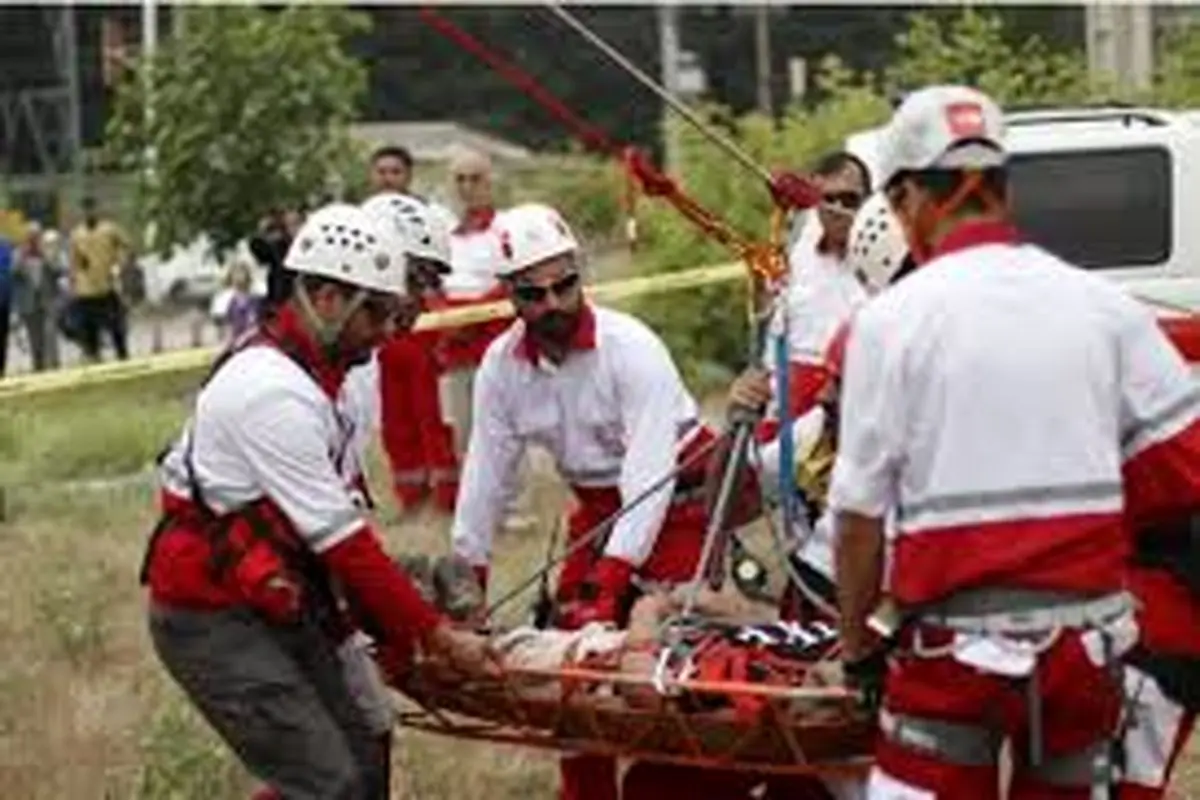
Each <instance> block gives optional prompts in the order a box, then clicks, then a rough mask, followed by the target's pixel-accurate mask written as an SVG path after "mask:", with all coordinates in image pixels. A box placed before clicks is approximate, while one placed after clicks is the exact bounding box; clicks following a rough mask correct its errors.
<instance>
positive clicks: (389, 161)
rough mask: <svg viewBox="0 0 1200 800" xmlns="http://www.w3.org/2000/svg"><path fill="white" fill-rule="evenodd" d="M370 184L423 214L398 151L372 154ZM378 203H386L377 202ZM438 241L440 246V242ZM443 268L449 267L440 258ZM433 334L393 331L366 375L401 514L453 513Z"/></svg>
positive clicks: (425, 295)
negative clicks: (429, 504)
mask: <svg viewBox="0 0 1200 800" xmlns="http://www.w3.org/2000/svg"><path fill="white" fill-rule="evenodd" d="M369 177H370V182H371V189H372V191H374V192H375V194H374V196H373V197H371V198H368V200H367V202H368V203H370V202H372V201H373V200H375V198H379V197H383V198H395V197H397V196H403V197H411V198H412V199H413V200H414V201H417V202H420V203H421V204H422V208H424V209H426V210H425V211H423V212H422V215H423V216H424V217H426V218H427V222H426V224H437V223H438V222H440V218H438V219H436V220H432V221H430V220H431V215H430V214H429V213H427V211H428V208H427V207H428V205H429V204H428V203H426V201H424V200H422V199H421V198H419V197H415V196H414V195H412V194H411V192H410V186H411V184H412V178H413V158H412V154H411V153H409V151H408V150H406V149H405V148H403V147H399V146H397V145H384V146H382V147H380V148H378V149H377V150H375V152H374V153H372V154H371V162H370V175H369ZM380 202H386V200H385V201H380ZM439 241H440V240H439ZM441 260H442V262H448V261H449V258H448V257H443V258H442V259H441ZM439 293H440V286H428V287H426V288H425V291H423V292H422V294H421V296H422V299H423V305H424V306H425V307H426V308H427V309H428V308H430V307H432V305H435V303H434V301H433V298H434V297H436V296H437V295H438V294H439ZM438 340H439V333H438V332H437V331H397V332H396V333H395V334H394V335H393V336H390V337H388V340H387V341H386V342H384V344H383V345H382V346H381V347H380V348H379V354H378V360H379V363H378V364H377V365H372V367H371V369H372V371H373V372H374V373H376V374H375V377H378V379H379V387H380V390H381V392H382V394H383V398H382V408H381V414H382V419H383V425H382V429H383V431H384V434H385V438H384V444H385V448H386V449H387V453H388V459H389V462H390V465H391V468H392V491H393V495H394V497H395V500H396V504H397V506H398V507H399V508H400V509H401V510H402V511H413V510H416V509H418V508H419V507H421V506H422V505H423V504H424V502H425V500H426V499H427V498H430V497H431V498H432V500H433V507H434V508H435V509H436V510H438V511H441V512H443V513H450V512H451V511H453V510H454V497H455V495H457V494H458V460H457V457H456V455H455V453H454V441H453V437H454V432H453V429H451V428H450V426H449V425H447V424H446V422H445V421H444V420H443V418H442V416H443V415H442V411H441V406H440V402H439V398H438V367H437V362H436V360H435V356H434V351H435V349H436V347H437V342H438Z"/></svg>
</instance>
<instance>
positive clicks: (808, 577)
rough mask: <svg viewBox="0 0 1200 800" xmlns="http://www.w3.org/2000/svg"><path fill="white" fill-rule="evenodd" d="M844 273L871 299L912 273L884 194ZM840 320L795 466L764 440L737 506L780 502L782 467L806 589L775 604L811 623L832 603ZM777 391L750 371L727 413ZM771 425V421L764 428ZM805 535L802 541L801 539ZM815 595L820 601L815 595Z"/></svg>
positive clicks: (851, 246)
mask: <svg viewBox="0 0 1200 800" xmlns="http://www.w3.org/2000/svg"><path fill="white" fill-rule="evenodd" d="M845 247H846V258H845V268H846V269H847V270H848V271H849V272H850V273H851V274H854V275H856V276H857V279H858V280H860V281H861V282H862V285H863V288H864V290H865V292H866V293H867V294H868V295H876V294H878V293H879V292H881V291H883V290H884V289H886V288H887V287H889V286H891V285H893V284H895V283H896V282H898V281H899V280H901V279H902V278H904V277H905V276H906V275H908V274H909V273H910V272H911V271H912V267H913V262H912V259H911V258H910V257H909V255H908V243H907V241H906V240H905V238H904V232H903V230H902V229H901V227H900V223H899V220H897V219H896V217H895V215H894V214H893V213H892V210H891V206H890V205H889V203H888V200H887V197H886V196H885V195H884V194H883V193H876V194H874V195H872V196H871V197H870V198H869V199H868V200H867V202H866V203H864V204H863V205H862V208H861V209H860V210H859V212H858V214H856V215H855V218H854V222H853V224H852V225H851V228H850V234H849V236H848V238H847V240H846V244H845ZM851 318H852V317H847V318H845V319H843V320H842V322H841V324H840V325H839V327H838V329H837V331H836V332H835V334H834V335H833V337H832V338H831V340H830V342H829V344H828V346H827V348H826V350H825V353H824V354H823V357H822V359H821V365H820V369H821V371H822V372H823V374H824V376H825V378H824V383H823V384H821V385H820V386H819V387H818V388H817V394H816V404H815V405H814V406H813V407H812V408H810V409H809V410H808V411H806V412H804V413H803V414H800V415H799V416H798V417H796V418H795V419H794V420H793V421H792V436H793V440H794V442H795V446H794V450H793V453H794V455H793V457H794V458H795V463H794V464H793V465H791V466H785V465H782V464H781V463H780V458H781V445H780V439H779V436H778V435H777V433H778V432H777V431H774V430H772V431H771V433H770V436H764V435H762V432H763V428H764V427H766V426H765V425H764V423H760V425H759V434H760V435H759V437H758V438H759V439H760V447H759V450H758V454H757V458H756V459H754V461H755V462H756V463H754V464H752V466H754V467H755V468H756V469H755V473H754V475H753V476H748V477H749V479H748V480H745V482H744V485H745V489H744V490H743V491H745V492H748V493H749V495H750V496H749V497H748V498H747V502H746V503H745V505H744V506H743V507H742V508H743V510H744V511H745V512H746V514H747V515H751V514H754V515H756V514H757V513H759V511H760V509H759V505H760V500H762V499H766V500H767V501H768V502H770V503H771V504H772V505H777V504H778V502H779V489H780V481H779V473H780V470H781V469H787V470H788V471H789V472H790V473H791V474H792V475H794V478H795V485H796V490H797V492H798V499H799V501H800V503H799V506H800V507H799V509H798V512H799V513H800V514H802V515H803V519H801V520H799V521H798V523H797V530H796V531H794V532H793V533H794V534H795V536H796V538H797V541H796V542H795V550H794V552H793V553H792V556H791V562H792V563H791V570H792V571H793V572H794V573H795V577H798V578H799V579H800V580H801V581H803V583H804V587H803V590H801V587H797V586H796V584H795V582H794V581H789V583H788V587H787V590H786V591H785V592H784V595H783V598H782V602H781V605H780V614H781V616H782V617H783V618H785V619H801V620H809V619H813V618H817V617H821V616H827V614H826V612H824V611H822V607H824V606H826V604H828V605H830V606H831V605H834V604H836V596H835V592H834V586H833V515H832V514H830V513H828V509H827V507H826V499H827V493H828V488H829V478H830V473H831V471H832V468H833V458H834V454H835V453H836V450H837V426H838V388H839V384H840V379H841V366H842V365H841V358H842V355H843V352H844V348H845V338H846V334H847V332H848V329H849V324H850V320H851ZM773 392H774V386H773V385H772V381H771V377H770V374H769V373H767V372H766V371H764V370H761V369H757V368H751V369H748V370H746V371H745V372H743V373H742V374H741V375H739V376H738V378H737V380H735V381H734V383H733V385H732V386H731V387H730V390H729V407H730V408H741V409H747V410H751V411H753V410H759V411H761V410H762V409H764V408H766V407H767V406H768V404H769V403H770V402H771V400H772V397H773ZM767 424H769V423H767ZM801 537H803V538H801ZM813 593H815V594H816V595H817V597H813V596H812V595H813Z"/></svg>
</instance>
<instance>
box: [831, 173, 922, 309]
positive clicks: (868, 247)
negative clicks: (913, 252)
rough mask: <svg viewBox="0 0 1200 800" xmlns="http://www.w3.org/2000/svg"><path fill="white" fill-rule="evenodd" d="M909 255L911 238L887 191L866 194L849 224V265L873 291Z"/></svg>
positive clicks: (883, 285) (879, 288)
mask: <svg viewBox="0 0 1200 800" xmlns="http://www.w3.org/2000/svg"><path fill="white" fill-rule="evenodd" d="M907 256H908V239H907V238H906V237H905V235H904V229H903V228H901V227H900V220H898V219H897V218H896V215H895V214H894V213H893V212H892V206H891V204H890V203H888V199H887V195H885V194H884V193H883V192H876V193H875V194H873V195H871V196H870V197H869V198H867V201H866V202H865V203H863V205H862V208H860V209H859V210H858V213H857V214H856V215H855V216H854V222H852V223H851V224H850V233H849V236H848V238H847V242H846V268H847V269H849V270H850V271H851V272H853V273H854V274H856V275H858V276H859V279H860V280H862V281H863V283H865V284H866V286H867V290H868V291H870V292H871V293H872V294H874V293H876V292H881V291H883V290H884V289H885V288H887V286H888V284H889V283H891V281H892V279H893V278H894V277H895V276H896V273H897V272H899V271H900V268H901V267H902V266H903V265H904V259H905V257H907Z"/></svg>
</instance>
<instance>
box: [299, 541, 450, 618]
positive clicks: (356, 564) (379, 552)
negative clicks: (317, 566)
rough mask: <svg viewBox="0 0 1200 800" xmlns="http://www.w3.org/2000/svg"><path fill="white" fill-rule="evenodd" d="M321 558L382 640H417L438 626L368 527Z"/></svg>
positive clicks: (433, 610)
mask: <svg viewBox="0 0 1200 800" xmlns="http://www.w3.org/2000/svg"><path fill="white" fill-rule="evenodd" d="M321 558H322V559H323V560H324V561H325V563H326V564H327V565H328V566H329V569H330V570H332V572H333V574H334V575H335V576H336V577H337V578H338V579H339V580H340V581H341V582H342V583H343V585H344V586H345V587H346V589H347V591H349V592H350V593H351V595H352V596H353V599H354V600H355V601H357V604H358V605H359V606H360V607H361V609H362V610H363V611H364V612H365V613H366V614H367V615H368V616H369V617H370V618H371V621H372V622H374V623H375V624H376V625H378V626H379V627H380V628H381V629H382V632H383V635H384V636H385V638H386V639H388V640H391V641H400V642H405V641H411V640H412V639H414V638H421V637H424V636H425V634H427V633H429V632H430V631H432V630H433V629H434V628H435V627H437V625H438V624H439V623H440V622H441V616H440V615H439V614H438V612H437V611H436V610H435V609H434V608H433V607H432V606H430V605H429V604H428V603H426V602H425V600H424V599H423V598H422V597H421V595H420V593H419V592H418V591H417V588H416V587H415V586H413V583H412V581H411V580H409V578H408V576H407V575H405V574H404V572H402V571H401V570H400V569H399V568H398V567H397V566H396V565H395V564H393V563H392V560H391V559H390V558H388V557H387V554H386V553H384V552H383V548H382V547H380V546H379V539H378V538H377V537H376V535H375V533H374V531H372V530H371V529H370V528H369V527H364V528H363V529H362V530H361V531H359V532H358V533H356V534H354V535H353V536H351V537H349V538H347V539H346V540H345V541H342V542H339V543H338V544H337V545H335V546H333V547H331V548H330V549H329V550H326V551H325V552H324V553H322V554H321Z"/></svg>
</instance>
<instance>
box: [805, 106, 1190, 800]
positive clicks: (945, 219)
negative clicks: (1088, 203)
mask: <svg viewBox="0 0 1200 800" xmlns="http://www.w3.org/2000/svg"><path fill="white" fill-rule="evenodd" d="M885 136H886V137H887V139H886V144H885V147H884V157H883V159H882V161H883V164H884V169H883V174H882V183H883V188H884V190H885V191H886V192H887V195H888V198H889V201H890V203H891V205H892V208H893V209H894V211H895V212H896V215H897V217H898V218H899V219H900V221H901V224H902V225H903V226H904V228H905V231H906V234H907V238H908V241H909V243H910V246H911V251H912V255H913V258H914V260H915V261H916V263H917V269H916V270H915V271H914V272H913V273H912V275H910V276H909V277H908V278H906V279H905V280H904V281H903V282H902V283H901V284H900V285H898V286H896V287H894V288H891V289H889V290H888V291H886V292H883V293H881V294H880V295H879V296H878V297H876V298H874V299H872V300H871V301H870V302H869V303H868V304H867V306H866V307H864V308H863V309H862V310H861V311H860V312H859V313H858V314H857V315H856V316H855V318H854V320H853V322H852V323H851V326H850V333H849V337H848V340H847V345H846V355H845V366H844V374H843V382H842V397H841V412H840V413H841V416H840V425H839V431H838V453H837V458H836V461H835V465H834V470H833V478H832V482H831V487H830V497H829V505H830V507H831V508H832V509H833V511H834V513H835V515H836V529H835V530H836V533H835V564H836V581H835V583H836V584H837V590H838V606H839V611H840V614H841V619H840V629H841V636H842V644H843V647H844V654H843V658H844V669H845V673H846V676H847V680H848V682H850V683H851V684H852V685H855V686H858V687H860V688H861V689H862V690H863V692H864V694H865V695H866V697H867V698H868V700H875V699H876V698H877V697H878V693H879V692H881V691H882V701H883V707H882V712H881V715H880V718H879V721H880V736H879V738H878V740H877V745H876V751H875V755H876V765H875V768H874V770H873V771H872V774H871V778H870V783H869V787H868V796H869V797H872V798H889V799H892V798H900V799H901V800H924V798H930V797H975V796H983V797H995V796H996V792H997V786H998V774H997V771H998V759H999V752H1000V748H1001V746H1002V744H1003V743H1004V742H1005V741H1006V740H1008V741H1009V742H1011V744H1012V752H1013V753H1014V758H1013V776H1012V785H1011V789H1010V792H1009V795H1010V796H1012V797H1026V798H1031V797H1050V796H1053V797H1060V798H1080V799H1082V798H1087V797H1094V796H1096V795H1095V794H1093V792H1094V791H1096V790H1101V791H1103V792H1104V793H1103V794H1102V795H1101V796H1111V795H1110V793H1111V792H1112V791H1113V790H1114V783H1115V780H1116V775H1115V772H1114V771H1113V770H1112V768H1111V766H1112V764H1113V762H1114V761H1115V760H1116V756H1117V753H1116V752H1115V750H1116V748H1115V746H1114V740H1115V738H1116V734H1117V725H1118V720H1119V718H1120V716H1121V711H1122V689H1121V683H1120V670H1121V668H1120V665H1119V663H1118V659H1119V658H1120V657H1121V656H1122V654H1123V653H1124V652H1125V651H1126V650H1127V649H1128V648H1129V646H1130V645H1131V644H1132V643H1133V640H1134V638H1135V637H1136V634H1137V626H1136V624H1135V623H1134V620H1133V607H1132V603H1131V602H1130V599H1129V597H1128V595H1126V594H1125V593H1124V592H1123V587H1124V585H1125V579H1126V570H1127V557H1128V552H1129V540H1128V531H1129V522H1130V520H1140V519H1148V518H1149V519H1153V518H1155V517H1161V515H1163V514H1170V513H1172V512H1175V511H1177V510H1178V509H1181V508H1189V507H1195V503H1196V500H1197V498H1198V497H1200V475H1198V473H1197V472H1196V470H1195V468H1194V466H1193V465H1194V464H1195V463H1196V459H1197V451H1198V449H1200V420H1198V417H1197V411H1198V410H1200V399H1198V397H1197V393H1196V390H1195V387H1194V383H1193V381H1192V379H1191V377H1190V375H1189V373H1188V370H1187V368H1186V366H1185V364H1184V362H1183V360H1182V359H1181V358H1180V357H1179V354H1178V353H1176V352H1175V351H1174V350H1173V349H1172V347H1171V345H1170V343H1169V341H1168V340H1167V339H1166V337H1165V336H1164V335H1163V333H1162V332H1161V331H1160V330H1159V329H1158V327H1157V326H1156V324H1155V320H1154V317H1153V316H1152V314H1151V313H1150V311H1149V310H1148V309H1146V308H1145V307H1143V306H1141V305H1140V304H1139V303H1138V302H1137V301H1136V300H1134V299H1133V298H1131V297H1129V296H1128V295H1127V294H1125V293H1124V292H1123V291H1122V290H1121V289H1120V288H1119V287H1117V286H1116V285H1114V284H1113V283H1111V282H1110V281H1108V280H1106V279H1104V278H1101V277H1099V276H1096V275H1093V274H1090V273H1088V272H1086V271H1085V270H1082V269H1079V268H1077V267H1074V266H1072V265H1070V264H1066V263H1064V262H1063V261H1061V260H1059V259H1058V258H1056V257H1054V256H1053V255H1051V254H1049V253H1047V252H1046V251H1044V250H1041V249H1040V248H1038V247H1036V246H1033V245H1029V244H1023V243H1021V242H1020V240H1019V234H1018V232H1017V231H1016V230H1015V229H1014V228H1013V226H1012V224H1011V222H1010V217H1009V212H1008V191H1009V190H1008V183H1007V172H1006V167H1005V164H1006V158H1007V156H1006V153H1005V150H1004V145H1003V142H1004V124H1003V114H1002V112H1001V110H1000V108H999V107H998V106H997V105H996V103H995V102H994V101H992V100H991V99H990V98H988V97H987V96H986V95H984V94H983V93H981V92H979V91H977V90H974V89H970V88H967V87H961V86H937V87H931V88H927V89H923V90H921V91H918V92H915V93H913V94H912V95H910V96H909V97H908V98H907V99H906V100H905V101H904V102H903V104H901V106H900V107H899V109H898V110H897V112H896V114H895V116H894V117H893V119H892V122H891V124H890V125H889V127H888V129H887V132H886V133H885ZM893 513H894V514H895V518H896V525H895V530H894V532H893V533H891V534H890V536H889V537H887V538H888V539H890V544H891V548H890V551H891V553H892V563H891V571H890V574H889V575H888V579H889V580H888V585H889V591H890V594H891V597H892V599H893V600H894V601H895V603H896V604H897V606H898V608H899V610H900V611H901V613H902V615H903V618H904V619H905V621H906V622H905V625H904V626H903V628H902V629H901V631H900V633H899V635H898V636H897V637H896V638H897V641H896V645H897V647H898V650H897V651H896V652H895V653H894V654H893V656H892V658H891V663H890V664H888V663H887V662H886V660H885V656H884V653H883V651H882V650H879V649H875V648H874V645H873V636H872V634H871V633H870V632H869V631H868V628H867V620H868V617H869V615H870V614H871V613H872V612H873V611H874V609H875V607H876V605H877V603H878V601H879V598H880V592H881V586H882V583H883V579H884V575H883V570H884V554H885V552H887V550H888V548H887V547H886V544H885V532H884V519H885V517H886V516H887V515H889V514H893Z"/></svg>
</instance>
